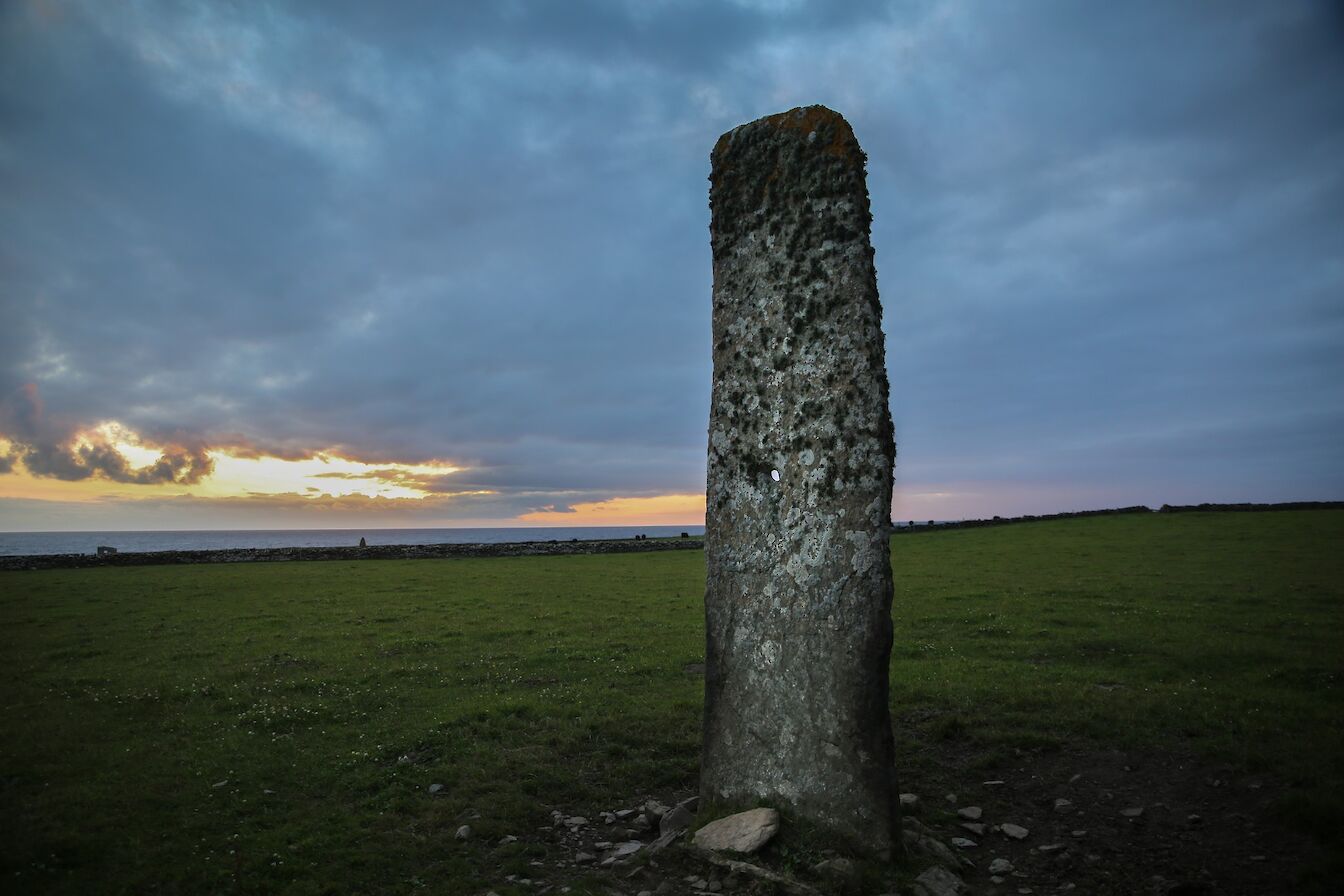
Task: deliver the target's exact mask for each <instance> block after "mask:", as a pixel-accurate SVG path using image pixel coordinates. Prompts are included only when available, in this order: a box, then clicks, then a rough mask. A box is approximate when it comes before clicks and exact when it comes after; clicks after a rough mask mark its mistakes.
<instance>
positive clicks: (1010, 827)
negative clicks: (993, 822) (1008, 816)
mask: <svg viewBox="0 0 1344 896" xmlns="http://www.w3.org/2000/svg"><path fill="white" fill-rule="evenodd" d="M999 830H1001V831H1003V833H1004V836H1006V837H1012V838H1013V839H1014V840H1025V839H1027V834H1029V833H1031V832H1030V831H1028V830H1027V829H1026V828H1024V827H1022V826H1021V825H1020V824H1013V823H1012V822H1008V823H1007V824H1003V825H1000V826H999Z"/></svg>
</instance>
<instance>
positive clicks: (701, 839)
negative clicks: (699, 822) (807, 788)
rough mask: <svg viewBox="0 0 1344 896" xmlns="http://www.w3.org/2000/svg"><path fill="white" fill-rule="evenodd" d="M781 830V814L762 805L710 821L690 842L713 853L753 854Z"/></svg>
mask: <svg viewBox="0 0 1344 896" xmlns="http://www.w3.org/2000/svg"><path fill="white" fill-rule="evenodd" d="M778 830H779V812H777V811H776V810H774V809H770V808H766V807H764V806H762V807H759V808H756V809H749V810H747V811H746V812H738V813H737V814H736V815H729V816H728V817H727V818H720V819H719V820H718V821H711V822H710V823H709V824H707V825H705V826H704V827H702V828H701V829H700V830H698V831H696V832H695V837H694V839H693V840H692V841H691V842H693V843H694V844H695V845H696V846H698V847H700V848H701V849H708V850H711V851H718V850H728V851H731V852H745V853H751V852H755V851H756V850H758V849H760V848H761V847H762V846H764V845H765V844H766V843H768V842H770V838H771V837H773V836H775V832H776V831H778Z"/></svg>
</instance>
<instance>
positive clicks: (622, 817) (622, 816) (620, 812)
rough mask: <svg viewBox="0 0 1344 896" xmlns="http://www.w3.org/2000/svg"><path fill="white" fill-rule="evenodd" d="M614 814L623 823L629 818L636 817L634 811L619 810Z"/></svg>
mask: <svg viewBox="0 0 1344 896" xmlns="http://www.w3.org/2000/svg"><path fill="white" fill-rule="evenodd" d="M612 814H613V815H615V816H616V817H617V818H619V819H620V820H621V821H625V820H626V819H627V818H629V817H630V816H631V815H634V814H635V810H634V809H617V810H616V811H615V812H613V813H612Z"/></svg>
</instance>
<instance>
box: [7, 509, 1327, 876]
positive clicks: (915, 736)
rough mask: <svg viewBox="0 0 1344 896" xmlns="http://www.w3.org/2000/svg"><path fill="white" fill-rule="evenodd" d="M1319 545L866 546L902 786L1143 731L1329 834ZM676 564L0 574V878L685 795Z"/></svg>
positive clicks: (1081, 540) (1094, 541)
mask: <svg viewBox="0 0 1344 896" xmlns="http://www.w3.org/2000/svg"><path fill="white" fill-rule="evenodd" d="M1341 545H1344V511H1305V512H1281V513H1259V514H1236V513H1214V514H1203V513H1190V514H1174V515H1151V516H1149V515H1145V516H1117V517H1103V518H1094V519H1083V520H1069V521H1061V522H1045V523H1024V524H1018V525H1012V526H1004V527H999V528H988V529H978V530H962V531H948V532H929V533H921V534H912V535H907V536H902V537H899V538H895V539H893V564H894V568H895V572H896V582H897V585H896V600H895V610H894V616H895V620H896V646H895V649H894V651H893V662H892V675H891V680H892V705H893V713H894V715H895V716H896V718H897V725H898V745H899V747H900V750H901V754H900V756H899V762H900V765H901V771H902V776H903V786H904V787H910V788H912V789H920V788H919V785H920V783H921V781H924V780H932V779H935V778H938V779H939V780H942V778H945V777H946V776H947V775H949V774H951V772H950V771H949V770H948V767H947V762H949V761H951V760H949V759H948V758H947V757H948V756H955V757H956V759H955V761H956V762H958V763H961V769H962V770H963V771H965V772H966V773H967V774H973V775H975V776H976V777H977V780H978V778H979V777H985V776H987V774H988V773H987V772H986V773H985V774H982V773H981V770H989V769H993V768H995V767H998V766H1001V765H1002V764H1004V763H1011V762H1012V761H1015V758H1016V757H1018V756H1020V755H1022V751H1036V752H1049V751H1052V750H1055V751H1057V750H1067V749H1074V748H1078V747H1080V746H1083V747H1090V745H1091V746H1095V745H1102V746H1117V747H1120V748H1125V749H1146V750H1152V749H1160V750H1164V751H1175V752H1179V753H1182V754H1190V755H1194V756H1199V757H1205V758H1207V759H1208V761H1210V762H1220V763H1225V764H1227V766H1228V767H1230V768H1232V769H1233V770H1234V771H1235V772H1236V773H1260V772H1263V773H1266V774H1268V775H1271V776H1272V777H1273V779H1274V780H1275V781H1277V782H1280V784H1281V790H1280V791H1278V792H1276V794H1275V796H1274V799H1275V801H1276V803H1275V805H1276V806H1278V807H1279V808H1280V809H1281V814H1282V817H1283V818H1285V819H1287V821H1288V823H1290V824H1293V825H1297V826H1298V827H1299V828H1300V829H1301V830H1302V831H1303V832H1304V835H1305V836H1310V837H1315V838H1318V839H1321V840H1323V841H1324V842H1325V844H1326V846H1327V847H1328V848H1334V849H1337V848H1338V846H1339V843H1340V841H1339V831H1340V829H1341V828H1342V827H1344V811H1341V805H1344V804H1342V803H1341V797H1344V786H1342V785H1344V725H1342V723H1341V719H1344V700H1341V690H1340V683H1341V673H1342V672H1344V660H1341V656H1342V655H1344V650H1342V649H1341V648H1342V646H1344V561H1341V559H1340V558H1341V556H1344V551H1342V550H1341ZM703 583H704V558H703V554H702V553H700V552H677V553H665V554H663V553H660V554H636V555H615V556H601V557H586V556H575V557H538V558H497V559H477V560H442V561H440V560H423V561H386V562H385V561H364V562H329V563H268V564H240V565H224V566H191V567H146V568H135V569H91V570H57V571H45V572H11V573H0V643H2V644H3V649H2V650H0V670H2V671H3V682H4V684H3V686H2V687H3V700H4V711H5V720H6V721H5V724H4V726H3V728H0V773H2V774H3V789H2V790H0V794H3V807H4V809H3V812H0V817H2V818H3V820H2V821H0V874H3V879H4V881H5V883H4V884H3V885H0V887H3V888H13V889H17V890H19V891H30V892H62V893H87V892H148V891H151V890H156V889H157V890H161V891H168V892H182V893H188V892H221V891H227V892H235V891H236V892H266V893H269V892H288V893H323V892H330V893H344V892H365V893H394V892H395V893H400V892H408V891H412V890H415V889H418V888H420V887H427V888H429V889H430V890H432V891H434V892H448V893H479V892H482V891H484V890H485V889H486V888H487V887H490V888H493V889H495V890H496V891H497V892H499V893H501V894H505V893H509V892H511V890H510V889H509V886H508V885H507V884H503V883H502V879H503V877H504V875H506V874H509V873H516V874H520V875H526V874H529V873H534V874H535V873H536V868H535V866H531V865H530V864H529V863H530V862H531V861H532V860H534V859H537V860H542V861H547V862H549V861H550V860H551V859H552V858H553V857H552V856H551V855H549V854H548V852H547V846H546V845H545V844H544V843H543V842H540V841H538V840H537V839H532V840H529V839H528V838H527V837H524V839H523V840H522V841H521V842H520V843H517V844H513V845H512V846H510V847H504V848H493V843H494V841H495V840H497V839H498V838H499V837H500V836H502V835H504V834H510V833H512V834H517V835H520V836H523V835H525V834H527V833H528V832H535V831H536V830H537V828H538V827H539V826H541V825H545V824H548V823H549V822H550V810H551V808H553V807H559V808H562V809H563V810H564V811H567V812H575V813H583V812H590V813H592V812H596V811H598V810H599V809H603V808H609V807H613V806H621V805H628V804H630V802H631V800H633V799H634V798H635V797H638V796H641V795H654V796H661V797H663V798H669V797H671V796H674V795H677V794H684V793H686V792H689V791H691V790H693V789H694V787H695V780H696V774H697V762H698V749H699V720H700V705H701V696H702V683H701V680H700V678H699V677H698V676H697V674H696V667H695V664H697V663H699V662H700V661H701V659H702V657H703V636H704V632H703V619H702V596H703ZM930 745H940V746H938V748H937V751H935V750H934V748H933V747H931V746H930ZM949 745H950V746H949ZM949 751H950V752H949ZM939 776H942V778H939ZM431 783H438V784H442V785H444V787H443V791H442V792H441V793H439V794H438V795H435V796H430V795H429V794H428V792H427V788H428V786H429V785H430V784H431ZM475 813H479V818H474V819H473V820H472V821H471V824H472V826H473V828H475V830H476V831H477V837H476V839H475V840H474V841H473V842H472V843H471V844H469V845H463V844H459V843H457V842H455V841H454V840H453V832H454V830H455V829H456V827H457V826H458V825H459V824H460V823H462V820H463V819H465V818H468V817H469V816H471V815H473V814H475ZM582 880H583V879H582V878H576V879H574V880H571V881H568V882H569V883H570V884H571V885H573V886H575V888H576V892H583V891H584V889H583V888H584V886H585V885H584V884H583V882H582ZM592 880H593V887H594V888H595V889H594V890H593V892H604V890H602V889H600V886H599V884H600V882H601V881H603V880H604V878H602V877H598V876H594V877H593V878H592ZM512 892H535V890H530V891H529V890H527V889H525V888H518V889H516V890H513V891H512Z"/></svg>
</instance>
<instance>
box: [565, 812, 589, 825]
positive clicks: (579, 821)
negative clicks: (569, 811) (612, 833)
mask: <svg viewBox="0 0 1344 896" xmlns="http://www.w3.org/2000/svg"><path fill="white" fill-rule="evenodd" d="M587 823H588V819H586V818H584V817H583V816H582V815H571V816H569V817H568V818H566V819H565V824H567V825H569V826H570V827H571V828H581V827H583V826H584V825H586V824H587Z"/></svg>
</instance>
